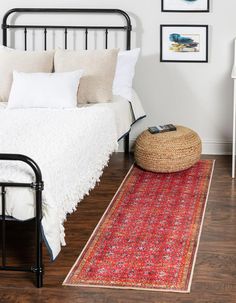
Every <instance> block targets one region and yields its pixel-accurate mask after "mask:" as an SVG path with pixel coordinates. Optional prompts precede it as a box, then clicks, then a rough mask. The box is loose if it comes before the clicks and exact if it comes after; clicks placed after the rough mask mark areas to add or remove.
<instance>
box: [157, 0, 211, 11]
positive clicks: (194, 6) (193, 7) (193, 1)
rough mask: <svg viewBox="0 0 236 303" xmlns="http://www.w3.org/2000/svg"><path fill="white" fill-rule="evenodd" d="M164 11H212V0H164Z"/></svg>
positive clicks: (162, 8)
mask: <svg viewBox="0 0 236 303" xmlns="http://www.w3.org/2000/svg"><path fill="white" fill-rule="evenodd" d="M161 10H162V12H183V13H184V12H192V13H197V12H199V13H202V12H209V11H210V0H162V7H161Z"/></svg>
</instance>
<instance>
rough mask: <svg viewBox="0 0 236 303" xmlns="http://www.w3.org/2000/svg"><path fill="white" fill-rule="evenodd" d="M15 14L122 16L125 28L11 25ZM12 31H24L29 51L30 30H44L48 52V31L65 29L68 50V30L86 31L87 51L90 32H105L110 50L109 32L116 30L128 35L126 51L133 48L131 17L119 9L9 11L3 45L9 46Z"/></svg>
mask: <svg viewBox="0 0 236 303" xmlns="http://www.w3.org/2000/svg"><path fill="white" fill-rule="evenodd" d="M14 13H26V14H27V13H52V14H56V13H63V14H64V13H65V14H75V13H78V14H86V13H88V14H114V15H121V16H123V17H124V19H125V23H126V24H125V25H124V26H111V25H107V26H97V25H96V26H87V25H76V26H74V25H72V26H67V25H45V24H42V25H34V24H23V25H22V24H21V25H16V24H9V23H8V17H9V16H10V15H12V14H14ZM11 29H22V30H23V31H24V48H25V50H27V33H28V29H42V30H43V31H44V49H45V50H47V31H48V29H63V30H64V47H65V49H67V46H68V41H67V39H68V38H67V31H68V29H74V30H84V32H85V49H88V35H89V31H90V30H104V32H105V41H104V46H105V48H106V49H107V48H108V35H109V31H111V30H116V31H121V30H122V31H125V33H126V49H127V50H130V47H131V31H132V25H131V20H130V17H129V15H128V14H127V13H126V12H124V11H122V10H119V9H91V8H88V9H87V8H14V9H11V10H9V11H8V12H7V13H6V14H5V15H4V17H3V22H2V30H3V36H2V37H3V45H4V46H7V42H8V37H7V36H8V35H7V34H8V31H9V30H11Z"/></svg>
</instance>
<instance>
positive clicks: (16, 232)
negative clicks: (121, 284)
mask: <svg viewBox="0 0 236 303" xmlns="http://www.w3.org/2000/svg"><path fill="white" fill-rule="evenodd" d="M205 158H206V157H205ZM208 158H211V159H216V165H215V172H214V176H213V180H212V186H211V191H210V195H209V200H208V207H207V211H206V216H205V222H204V226H203V232H202V237H201V243H200V247H199V252H198V257H197V262H196V266H195V271H194V276H193V283H192V289H191V293H190V294H176V293H164V292H149V291H134V290H112V289H99V288H77V287H65V286H62V285H61V284H62V282H63V280H64V278H65V276H66V275H67V273H68V271H69V270H70V268H71V266H72V265H73V264H74V262H75V260H76V258H77V257H78V255H79V253H80V252H81V250H82V249H83V247H84V245H85V244H86V242H87V240H88V238H89V236H90V234H91V233H92V231H93V229H94V228H95V226H96V224H97V223H98V221H99V219H100V217H101V216H102V214H103V212H104V211H105V209H106V207H107V205H108V204H109V202H110V200H111V199H112V197H113V195H114V194H115V192H116V190H117V189H118V187H119V185H120V183H121V182H122V180H123V178H124V176H125V175H126V173H127V171H128V169H129V168H130V166H131V164H132V158H131V159H126V158H125V157H124V155H123V154H121V153H119V154H115V155H114V156H113V157H112V159H111V161H110V164H109V167H108V168H106V170H105V172H104V175H103V177H102V180H101V182H100V184H99V185H98V186H97V187H96V188H95V189H94V190H93V191H92V192H91V194H90V196H88V197H86V198H85V199H84V201H83V202H82V203H80V204H79V206H78V210H77V211H76V212H75V213H73V214H72V215H70V216H69V217H68V221H67V222H66V224H65V228H66V235H67V237H66V241H67V246H66V247H64V248H63V249H62V252H61V254H60V255H59V257H58V258H57V260H56V261H55V262H53V263H51V262H50V260H49V258H48V255H47V252H46V250H45V249H44V251H45V254H44V263H45V271H46V274H45V279H44V281H45V282H44V288H42V289H37V288H35V287H34V276H33V275H32V274H27V273H9V272H0V302H4V303H5V302H14V303H18V302H20V303H21V302H24V303H27V302H36V303H37V302H52V303H54V302H55V303H56V302H66V303H67V302H73V303H76V302H78V303H100V302H101V303H133V302H135V303H145V302H148V303H154V302H161V303H165V302H168V303H174V302H175V303H180V302H181V303H191V302H197V303H203V302H212V303H224V302H227V303H231V302H232V303H233V302H236V191H235V186H236V184H235V182H236V181H234V180H232V179H231V177H230V173H231V171H230V169H231V167H230V166H231V159H230V157H227V156H217V157H216V156H208ZM15 225H16V226H9V233H8V238H9V240H10V241H11V242H10V243H9V245H8V247H9V250H10V253H9V254H10V255H9V259H8V260H9V262H14V263H22V262H23V263H26V262H30V261H31V259H32V253H31V252H32V245H33V243H32V239H31V236H32V230H33V225H32V224H31V223H28V224H27V225H24V226H23V225H19V224H15ZM13 250H14V253H13Z"/></svg>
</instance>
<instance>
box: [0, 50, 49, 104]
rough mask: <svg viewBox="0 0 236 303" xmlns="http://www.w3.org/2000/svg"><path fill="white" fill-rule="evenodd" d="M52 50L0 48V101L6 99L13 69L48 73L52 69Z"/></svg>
mask: <svg viewBox="0 0 236 303" xmlns="http://www.w3.org/2000/svg"><path fill="white" fill-rule="evenodd" d="M53 57H54V51H41V52H36V51H35V52H34V51H20V50H14V49H10V48H6V47H2V48H0V101H8V98H9V94H10V90H11V85H12V79H13V71H14V70H15V71H18V72H25V73H39V72H45V73H50V72H52V70H53Z"/></svg>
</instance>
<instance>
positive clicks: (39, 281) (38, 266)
mask: <svg viewBox="0 0 236 303" xmlns="http://www.w3.org/2000/svg"><path fill="white" fill-rule="evenodd" d="M14 13H41V14H43V13H52V14H55V13H63V14H64V13H81V14H85V13H88V14H116V15H117V14H118V15H121V16H123V17H124V18H125V21H126V25H125V26H110V25H109V26H87V25H84V26H83V25H82V26H66V25H33V24H30V25H29V24H28V25H27V24H24V25H15V24H9V23H8V17H9V16H10V15H12V14H14ZM10 29H22V30H23V31H24V48H25V50H27V33H28V29H42V30H43V31H44V50H47V32H48V29H63V30H64V48H65V49H67V45H68V37H67V33H68V29H73V30H84V32H85V49H88V34H89V30H103V31H104V33H105V43H104V47H105V49H107V48H108V35H109V31H110V30H116V31H118V30H122V31H125V32H126V49H127V50H130V47H131V31H132V26H131V20H130V17H129V15H128V14H127V13H126V12H124V11H122V10H119V9H85V8H67V9H64V8H14V9H11V10H9V11H8V12H7V13H6V14H5V15H4V17H3V21H2V31H3V36H2V37H3V45H4V46H7V45H8V43H7V42H8V35H7V33H8V30H10ZM124 147H125V154H126V155H128V154H129V133H127V134H126V135H125V137H124ZM0 161H20V162H24V163H26V164H27V165H29V166H30V167H31V169H32V170H33V172H34V175H35V181H34V182H32V183H13V182H0V188H1V193H0V194H1V200H2V216H1V221H2V222H1V225H2V235H1V236H2V241H1V244H2V266H0V270H5V271H9V270H10V271H25V272H33V273H35V275H36V286H37V287H38V288H40V287H42V286H43V260H42V231H41V220H42V191H43V180H42V174H41V171H40V168H39V166H38V165H37V163H35V162H34V161H33V160H32V159H30V158H29V157H27V156H25V155H19V154H2V153H0ZM9 187H24V188H26V187H28V188H32V189H33V190H34V191H35V204H36V212H35V235H36V237H35V238H36V239H35V241H36V245H35V246H36V260H35V264H34V265H33V266H31V267H15V266H8V265H7V255H6V221H8V220H14V218H12V217H8V216H7V215H6V190H7V188H9Z"/></svg>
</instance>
